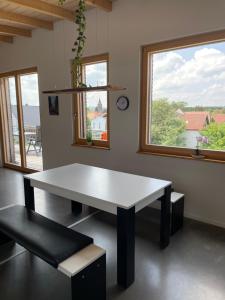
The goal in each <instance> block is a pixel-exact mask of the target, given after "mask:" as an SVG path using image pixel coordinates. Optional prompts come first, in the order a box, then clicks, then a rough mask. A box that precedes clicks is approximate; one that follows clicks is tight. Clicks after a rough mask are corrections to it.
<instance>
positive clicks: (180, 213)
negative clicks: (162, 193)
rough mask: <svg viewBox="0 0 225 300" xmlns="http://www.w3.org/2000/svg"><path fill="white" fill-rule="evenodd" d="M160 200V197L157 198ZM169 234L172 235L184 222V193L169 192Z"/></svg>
mask: <svg viewBox="0 0 225 300" xmlns="http://www.w3.org/2000/svg"><path fill="white" fill-rule="evenodd" d="M158 201H161V198H159V199H158ZM170 203H171V209H170V210H171V213H170V214H171V235H174V234H175V233H176V232H177V231H178V230H180V229H181V228H182V227H183V223H184V194H181V193H177V192H172V193H171V200H170Z"/></svg>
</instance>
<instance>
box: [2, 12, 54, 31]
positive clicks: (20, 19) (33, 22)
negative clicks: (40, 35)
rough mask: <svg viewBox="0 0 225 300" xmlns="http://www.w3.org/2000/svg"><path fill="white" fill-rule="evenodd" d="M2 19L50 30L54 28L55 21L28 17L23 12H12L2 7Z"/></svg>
mask: <svg viewBox="0 0 225 300" xmlns="http://www.w3.org/2000/svg"><path fill="white" fill-rule="evenodd" d="M0 20H4V21H9V22H13V23H18V24H24V25H28V26H31V27H37V28H38V27H40V28H44V29H48V30H53V26H54V25H53V22H49V21H44V20H40V19H36V18H32V17H27V16H24V15H21V14H16V13H11V12H8V11H3V10H1V9H0Z"/></svg>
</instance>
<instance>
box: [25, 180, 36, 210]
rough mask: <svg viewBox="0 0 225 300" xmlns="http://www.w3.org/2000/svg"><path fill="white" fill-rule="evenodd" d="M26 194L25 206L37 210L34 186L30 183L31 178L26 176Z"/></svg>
mask: <svg viewBox="0 0 225 300" xmlns="http://www.w3.org/2000/svg"><path fill="white" fill-rule="evenodd" d="M24 195H25V206H26V207H27V208H29V209H32V210H35V203H34V188H33V187H32V186H31V184H30V179H27V178H24Z"/></svg>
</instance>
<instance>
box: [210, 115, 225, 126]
mask: <svg viewBox="0 0 225 300" xmlns="http://www.w3.org/2000/svg"><path fill="white" fill-rule="evenodd" d="M212 120H213V121H214V122H215V123H217V124H223V123H225V114H213V115H212Z"/></svg>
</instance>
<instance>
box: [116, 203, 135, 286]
mask: <svg viewBox="0 0 225 300" xmlns="http://www.w3.org/2000/svg"><path fill="white" fill-rule="evenodd" d="M134 278H135V207H132V208H131V209H123V208H119V207H118V208H117V282H118V284H119V285H121V286H122V287H124V288H128V287H129V286H130V285H131V284H132V283H133V282H134Z"/></svg>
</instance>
